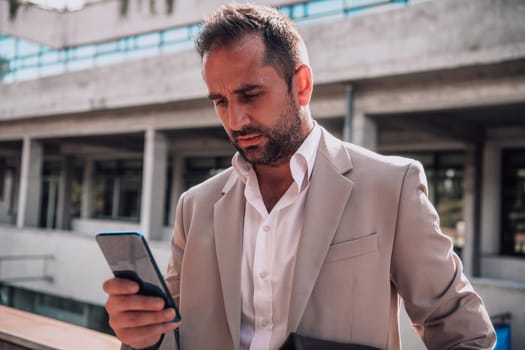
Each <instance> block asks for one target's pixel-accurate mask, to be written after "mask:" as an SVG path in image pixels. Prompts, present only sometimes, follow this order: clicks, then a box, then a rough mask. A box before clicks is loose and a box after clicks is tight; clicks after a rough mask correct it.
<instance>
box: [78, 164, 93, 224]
mask: <svg viewBox="0 0 525 350" xmlns="http://www.w3.org/2000/svg"><path fill="white" fill-rule="evenodd" d="M93 170H94V166H93V159H90V158H86V160H85V162H84V174H83V176H82V177H83V179H82V206H81V208H80V216H81V217H82V219H88V218H90V217H91V214H92V212H93V176H94V174H93V173H94V172H93Z"/></svg>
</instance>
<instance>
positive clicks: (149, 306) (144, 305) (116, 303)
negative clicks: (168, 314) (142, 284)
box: [106, 294, 164, 314]
mask: <svg viewBox="0 0 525 350" xmlns="http://www.w3.org/2000/svg"><path fill="white" fill-rule="evenodd" d="M162 309H164V300H163V299H162V298H159V297H150V296H144V295H138V294H132V295H110V296H109V297H108V300H107V301H106V310H108V313H110V314H112V313H121V312H126V311H161V310H162Z"/></svg>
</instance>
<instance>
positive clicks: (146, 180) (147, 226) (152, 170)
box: [140, 129, 168, 239]
mask: <svg viewBox="0 0 525 350" xmlns="http://www.w3.org/2000/svg"><path fill="white" fill-rule="evenodd" d="M167 163H168V147H167V140H166V137H165V136H164V135H163V134H162V133H160V132H158V131H156V130H153V129H148V130H147V131H146V133H145V143H144V161H143V164H142V167H143V168H142V169H143V170H142V198H141V207H140V228H141V231H142V234H144V236H146V237H149V238H151V239H162V228H163V226H164V225H163V221H164V220H163V219H164V215H163V214H164V201H165V197H166V195H165V194H166V170H167Z"/></svg>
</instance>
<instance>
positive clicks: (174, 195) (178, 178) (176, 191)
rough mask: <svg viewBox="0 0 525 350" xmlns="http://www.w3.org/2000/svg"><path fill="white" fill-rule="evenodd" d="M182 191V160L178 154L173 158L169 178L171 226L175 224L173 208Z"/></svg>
mask: <svg viewBox="0 0 525 350" xmlns="http://www.w3.org/2000/svg"><path fill="white" fill-rule="evenodd" d="M183 191H184V159H183V157H182V156H181V155H180V154H177V155H175V156H174V157H173V172H172V176H171V194H170V201H171V203H170V208H171V213H170V215H169V218H170V220H169V223H170V225H171V226H173V224H174V223H175V208H177V202H178V201H179V196H180V195H181V194H182V192H183Z"/></svg>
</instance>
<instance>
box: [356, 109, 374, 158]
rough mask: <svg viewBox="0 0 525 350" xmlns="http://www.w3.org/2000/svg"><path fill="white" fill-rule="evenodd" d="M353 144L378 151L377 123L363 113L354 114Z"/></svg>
mask: <svg viewBox="0 0 525 350" xmlns="http://www.w3.org/2000/svg"><path fill="white" fill-rule="evenodd" d="M352 142H353V143H354V144H356V145H359V146H362V147H365V148H368V149H369V150H372V151H375V150H376V149H377V123H376V122H375V121H374V120H373V119H372V118H370V117H368V116H366V114H365V113H364V112H362V111H357V110H354V113H353V118H352Z"/></svg>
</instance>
